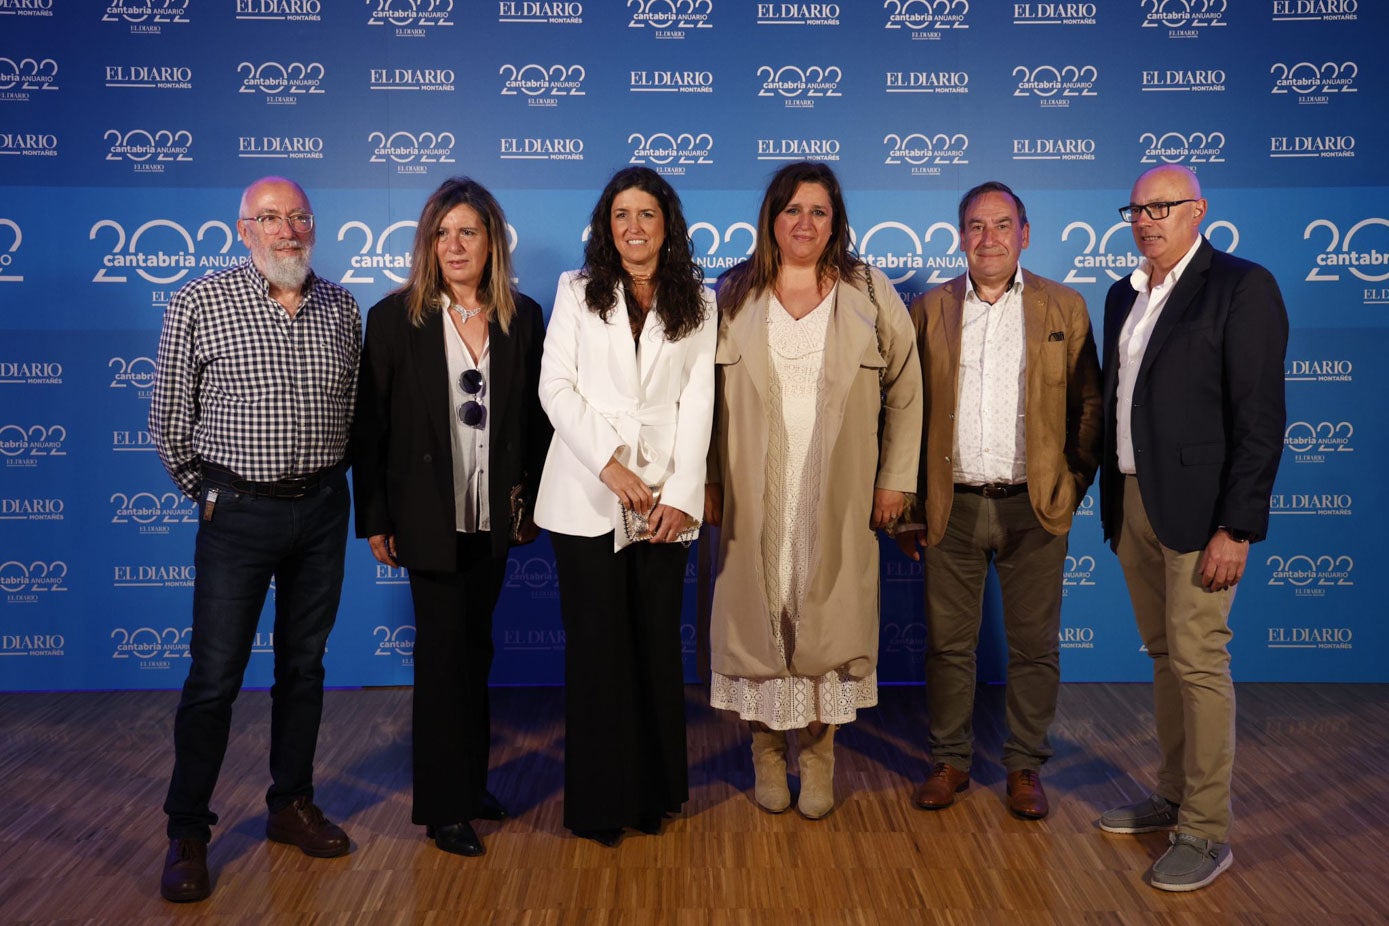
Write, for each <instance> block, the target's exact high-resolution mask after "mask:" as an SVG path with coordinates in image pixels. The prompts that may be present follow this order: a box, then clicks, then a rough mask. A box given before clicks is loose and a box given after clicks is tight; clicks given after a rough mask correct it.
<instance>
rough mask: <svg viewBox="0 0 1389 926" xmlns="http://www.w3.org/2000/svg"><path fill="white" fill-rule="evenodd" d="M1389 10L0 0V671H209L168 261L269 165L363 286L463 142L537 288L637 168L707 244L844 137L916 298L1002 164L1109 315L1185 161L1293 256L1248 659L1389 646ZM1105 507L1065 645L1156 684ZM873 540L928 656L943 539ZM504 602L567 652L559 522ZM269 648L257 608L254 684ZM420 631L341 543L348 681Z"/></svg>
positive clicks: (950, 254) (720, 243)
mask: <svg viewBox="0 0 1389 926" xmlns="http://www.w3.org/2000/svg"><path fill="white" fill-rule="evenodd" d="M1386 35H1389V13H1386V10H1385V4H1384V3H1383V2H1381V0H1094V2H1026V3H1021V2H1018V3H1009V2H995V0H989V2H983V0H882V2H879V0H862V2H860V0H842V2H839V3H785V2H770V3H761V2H746V0H557V2H551V0H492V2H481V0H364V2H363V0H100V2H93V0H0V460H3V464H0V602H3V604H2V605H0V688H3V689H11V690H24V689H107V688H170V687H176V686H178V685H180V684H181V682H182V680H183V676H184V673H185V666H186V662H185V660H186V658H187V639H188V634H189V629H188V626H189V613H190V597H191V586H192V583H193V566H192V547H193V535H194V531H195V514H194V510H193V508H192V506H191V503H190V502H188V501H187V500H186V499H184V498H183V497H182V496H180V495H179V494H178V493H177V492H176V491H175V490H174V488H173V485H172V483H171V482H170V481H169V480H168V479H167V477H166V476H165V475H164V472H163V470H162V468H161V467H160V464H159V460H158V458H157V457H156V455H155V454H154V452H153V448H152V446H151V442H150V437H149V434H148V433H147V431H146V423H145V422H146V415H147V414H148V410H149V394H150V386H151V383H152V380H153V375H154V365H153V361H152V359H151V358H153V357H154V355H155V346H156V343H157V338H158V330H159V326H160V320H161V313H162V310H163V307H164V305H165V303H166V301H167V300H168V297H169V295H170V294H171V293H172V292H173V291H174V290H176V289H177V288H178V287H179V286H180V285H181V284H183V283H185V282H187V281H189V280H191V279H193V278H195V277H197V276H199V275H201V274H203V273H206V272H208V271H210V270H214V269H216V268H219V267H224V266H227V265H228V264H229V263H230V262H233V261H235V260H237V259H238V258H239V257H240V256H241V255H242V254H243V253H244V249H243V248H242V247H241V245H240V244H239V242H237V241H236V238H235V234H234V220H235V217H236V209H237V199H238V196H239V193H240V190H241V189H242V188H243V187H244V186H245V185H246V184H247V183H248V182H249V181H251V180H253V179H254V178H256V177H259V176H262V175H265V174H271V173H274V174H283V175H286V176H289V177H292V178H295V179H297V180H299V181H300V182H301V183H302V184H303V185H304V186H305V187H306V188H307V190H308V191H309V194H310V196H311V199H312V201H313V205H314V210H315V212H316V213H317V215H318V220H319V231H318V247H317V251H316V253H315V260H314V264H315V266H316V268H317V269H318V270H319V272H320V273H321V274H323V275H325V276H327V277H329V278H331V279H333V280H337V281H340V282H341V283H343V284H344V285H346V286H347V287H348V288H349V289H350V290H352V292H353V293H354V294H355V295H356V296H357V298H358V300H359V301H360V302H361V303H362V306H363V310H364V311H365V309H366V308H367V307H369V306H370V305H371V304H373V303H374V302H375V301H376V300H377V299H379V298H380V297H381V296H382V295H384V294H385V293H386V292H388V291H389V290H390V289H391V288H393V287H394V286H396V285H398V284H399V283H400V282H401V281H402V280H404V278H405V273H406V269H407V267H408V265H409V242H410V239H411V234H412V232H413V227H414V219H415V218H416V216H417V215H418V211H419V208H420V206H421V204H422V203H423V201H424V199H425V197H426V195H427V194H428V192H429V191H430V190H432V189H433V188H434V187H435V186H437V185H438V184H439V182H440V181H441V180H443V179H444V178H446V177H448V176H451V175H455V174H468V175H471V176H473V177H475V178H477V179H479V180H481V181H482V182H484V183H485V184H487V185H488V186H489V187H490V188H491V189H492V190H493V191H494V192H495V193H496V194H497V196H498V198H499V199H500V200H501V201H502V203H503V205H504V207H505V208H506V210H507V215H508V219H509V221H510V224H511V226H512V229H511V231H512V238H513V242H512V243H513V248H514V251H515V255H516V265H517V267H518V273H519V276H520V287H521V289H522V290H523V291H525V292H527V293H529V294H530V295H532V296H534V297H535V298H536V299H537V300H539V301H540V302H541V304H542V305H544V306H547V307H548V305H549V303H550V301H551V300H552V298H553V296H552V294H553V292H554V285H555V280H556V278H557V277H558V275H559V273H560V272H561V271H562V270H565V269H567V268H571V267H573V266H575V265H576V264H577V263H578V262H579V260H580V255H581V238H582V235H583V232H584V224H585V221H586V218H587V215H588V212H589V210H590V209H591V207H592V204H593V201H594V199H595V198H596V195H597V192H598V191H599V189H600V188H601V187H602V185H603V183H604V182H605V180H606V178H607V177H608V176H609V174H610V173H611V172H612V171H613V170H614V169H616V168H618V167H621V166H623V165H627V164H645V165H649V166H651V167H653V168H655V169H656V170H659V171H661V172H663V173H665V174H666V175H668V176H669V178H670V180H671V182H672V183H673V184H674V185H675V187H676V188H677V189H678V190H679V191H680V192H681V194H682V196H683V198H684V200H685V204H686V210H687V213H688V215H689V217H690V220H691V222H692V225H691V228H692V233H693V239H694V247H695V249H696V251H697V253H698V254H699V257H700V260H701V262H702V264H703V266H704V267H705V269H706V271H707V272H708V274H709V276H710V277H713V276H715V275H717V274H718V273H719V272H721V271H722V270H723V269H725V268H727V267H729V266H731V265H732V264H733V263H735V262H736V261H738V260H739V259H740V258H742V257H743V256H744V255H746V254H747V252H748V250H749V248H750V245H751V243H752V227H751V224H750V223H752V222H754V221H755V219H756V211H757V205H758V202H759V201H760V196H761V190H762V188H763V186H764V184H765V182H766V179H767V177H768V176H769V175H770V174H771V173H772V172H773V171H774V170H775V169H776V168H777V167H778V166H779V165H780V164H782V163H784V162H786V161H788V160H795V159H801V158H813V159H820V160H824V161H827V162H829V163H831V164H832V165H833V167H834V168H835V169H836V170H837V171H838V172H839V174H840V176H841V178H842V180H843V182H844V185H845V188H846V190H847V192H848V201H849V207H850V218H851V220H852V224H853V228H854V230H855V235H856V240H857V244H858V248H859V250H860V251H861V253H862V254H864V255H865V256H866V257H867V258H869V259H870V260H871V261H872V262H873V263H875V264H877V265H878V266H880V267H882V268H883V269H884V270H885V271H886V272H887V273H888V275H889V276H890V277H891V278H892V279H893V281H894V282H895V283H896V285H897V286H898V287H899V289H900V290H901V293H902V296H903V298H904V299H907V300H910V299H911V297H912V296H913V295H915V294H917V293H920V292H923V291H925V290H926V289H928V288H929V287H931V286H933V285H935V284H937V283H939V282H942V281H944V280H946V279H949V278H950V277H952V276H955V275H957V274H959V273H961V272H962V271H963V268H964V259H963V257H962V255H961V254H960V251H959V237H958V234H957V232H956V229H955V227H954V226H955V204H956V202H957V200H958V198H959V196H960V194H961V192H963V191H964V190H965V189H967V188H969V187H970V186H972V185H974V184H975V183H978V182H980V181H983V180H986V179H999V180H1003V181H1005V182H1007V183H1009V184H1010V185H1012V186H1013V187H1014V188H1015V189H1017V190H1018V191H1019V193H1020V194H1021V195H1022V197H1023V198H1024V200H1025V201H1026V202H1027V205H1028V210H1029V213H1030V216H1031V220H1032V247H1031V249H1030V250H1029V251H1028V252H1027V253H1026V254H1025V255H1024V258H1025V261H1024V262H1025V264H1026V265H1027V266H1028V267H1029V269H1031V270H1034V271H1036V272H1038V273H1041V274H1043V275H1045V276H1048V277H1052V278H1055V279H1059V280H1064V281H1065V282H1067V283H1069V284H1070V285H1072V286H1074V287H1076V288H1077V289H1079V290H1080V291H1081V292H1082V293H1083V294H1084V295H1085V297H1086V299H1087V300H1088V301H1089V304H1090V306H1091V309H1092V314H1093V315H1094V317H1095V318H1096V324H1097V325H1098V322H1099V316H1100V314H1101V308H1102V305H1103V300H1104V293H1105V291H1106V289H1107V288H1108V286H1109V285H1110V284H1111V283H1112V282H1113V281H1115V280H1117V279H1120V278H1121V277H1122V276H1123V275H1124V274H1126V273H1127V272H1128V271H1129V270H1130V269H1131V268H1132V267H1134V266H1136V264H1137V258H1136V256H1135V254H1134V251H1133V243H1132V239H1131V237H1130V235H1129V232H1128V229H1127V227H1126V226H1124V225H1122V224H1121V223H1120V222H1119V218H1118V214H1117V213H1116V211H1115V207H1117V206H1119V205H1121V204H1123V203H1125V202H1127V201H1128V193H1129V188H1130V186H1131V185H1132V182H1133V179H1134V177H1135V176H1136V175H1137V174H1138V173H1139V172H1140V171H1141V170H1143V169H1145V168H1147V167H1149V166H1151V165H1155V164H1163V163H1175V164H1185V165H1188V166H1190V167H1191V168H1192V169H1194V170H1195V171H1197V173H1198V174H1199V176H1200V177H1201V179H1202V181H1203V183H1204V184H1205V186H1206V192H1207V194H1208V197H1209V198H1210V200H1211V210H1210V223H1209V226H1208V229H1207V231H1208V234H1209V237H1210V239H1211V241H1212V242H1213V243H1214V244H1215V245H1216V246H1217V247H1221V248H1224V249H1227V250H1233V251H1235V252H1237V253H1238V254H1240V255H1242V256H1245V257H1248V258H1251V259H1253V260H1256V261H1259V262H1261V263H1263V264H1265V265H1267V266H1268V267H1270V268H1271V269H1272V270H1273V271H1274V273H1275V275H1276V276H1277V277H1278V280H1279V282H1280V284H1281V285H1282V287H1283V292H1284V294H1285V296H1286V298H1287V302H1288V309H1289V312H1290V313H1291V316H1292V324H1293V331H1292V340H1291V344H1290V347H1289V353H1288V360H1287V365H1286V370H1285V374H1286V379H1287V393H1288V410H1289V419H1288V430H1287V439H1286V449H1285V453H1284V457H1283V464H1282V468H1281V471H1280V473H1279V477H1278V482H1277V485H1276V487H1275V489H1274V497H1273V518H1272V527H1271V532H1270V537H1269V539H1268V540H1267V541H1266V542H1264V543H1261V544H1258V545H1257V546H1255V547H1254V548H1253V551H1252V553H1251V563H1250V569H1249V572H1248V573H1247V575H1246V577H1245V580H1244V582H1243V583H1242V584H1241V586H1240V592H1239V596H1238V601H1237V604H1236V607H1235V615H1234V622H1233V624H1234V629H1235V638H1234V643H1233V648H1234V653H1235V667H1236V677H1237V678H1239V679H1242V680H1280V679H1281V680H1309V681H1311V680H1316V681H1339V680H1344V681H1367V680H1377V681H1384V680H1389V663H1386V661H1385V660H1383V659H1382V658H1379V657H1380V654H1382V653H1384V652H1385V651H1386V645H1385V644H1386V630H1385V626H1386V620H1385V617H1386V610H1387V609H1386V598H1387V597H1389V583H1386V582H1385V578H1384V565H1383V564H1384V561H1385V552H1386V549H1385V541H1384V539H1383V538H1384V535H1385V532H1384V530H1383V529H1382V525H1381V524H1379V523H1377V522H1376V520H1375V518H1376V517H1377V516H1382V514H1383V512H1384V505H1383V502H1384V491H1383V489H1384V485H1385V482H1386V480H1385V478H1384V476H1383V473H1382V470H1381V469H1380V467H1382V466H1383V465H1384V462H1385V460H1386V453H1389V444H1386V441H1385V435H1384V427H1383V422H1384V414H1383V408H1384V406H1383V405H1380V404H1379V403H1381V402H1383V398H1381V399H1379V400H1375V399H1374V398H1373V396H1375V395H1380V396H1381V397H1382V396H1383V395H1384V393H1385V386H1386V383H1385V375H1384V372H1383V371H1384V369H1385V364H1384V362H1383V359H1382V358H1383V357H1384V355H1385V353H1386V348H1389V337H1386V330H1387V329H1386V316H1389V195H1386V194H1387V193H1389V182H1387V181H1386V170H1385V167H1384V165H1385V163H1386V161H1387V160H1389V131H1386V123H1389V115H1387V114H1389V105H1387V104H1389V79H1386V61H1387V59H1386V55H1385V53H1384V37H1385V36H1386ZM1376 358H1379V360H1377V359H1376ZM1375 407H1379V408H1380V409H1381V411H1380V412H1378V413H1376V412H1374V408H1375ZM1376 473H1379V475H1376ZM1377 512H1378V513H1379V514H1378V515H1377V514H1376V513H1377ZM1078 514H1079V516H1078V517H1077V519H1076V521H1075V528H1074V530H1073V532H1072V535H1071V551H1070V552H1071V555H1070V556H1069V557H1068V559H1067V567H1066V574H1065V589H1066V599H1065V607H1064V615H1063V620H1064V629H1063V631H1062V641H1061V645H1062V647H1063V650H1062V651H1063V660H1064V667H1063V672H1064V676H1065V677H1066V678H1067V679H1070V680H1073V681H1074V680H1141V679H1147V678H1149V677H1150V668H1149V661H1148V659H1147V657H1146V656H1145V654H1144V653H1143V652H1142V651H1141V649H1140V643H1139V640H1138V637H1137V634H1136V632H1135V631H1134V629H1133V624H1132V617H1131V614H1130V608H1129V604H1128V598H1127V595H1126V593H1125V590H1124V586H1123V580H1122V576H1121V575H1120V572H1119V569H1118V566H1117V564H1116V562H1115V560H1114V557H1113V555H1112V554H1111V553H1110V552H1109V551H1108V549H1107V548H1106V547H1105V546H1104V545H1103V544H1102V543H1101V540H1100V532H1099V524H1098V520H1099V519H1098V517H1097V511H1096V504H1095V499H1094V496H1093V493H1092V495H1091V497H1089V498H1087V499H1086V500H1085V503H1084V505H1083V506H1082V508H1081V510H1080V511H1079V513H1078ZM882 573H883V576H882V578H883V584H882V588H883V602H882V627H883V633H882V665H881V676H882V678H883V680H884V681H915V680H919V679H920V678H921V676H922V671H923V670H922V659H921V656H922V651H923V648H924V641H925V633H924V627H923V623H922V607H921V596H922V588H921V585H922V580H921V571H920V568H919V566H917V565H915V564H913V563H910V562H908V561H907V560H905V559H904V558H902V557H901V556H900V555H899V554H898V553H897V552H896V550H895V548H892V547H890V545H888V546H885V547H884V556H883V566H882ZM694 575H695V565H694V560H693V558H692V561H691V567H690V572H689V578H690V583H689V586H688V589H689V594H688V595H687V601H688V604H689V607H687V609H686V614H685V622H686V625H687V626H686V640H687V656H688V659H689V663H688V665H689V670H690V673H691V676H692V677H693V673H694V652H695V637H696V634H695V631H694V629H693V611H694V608H693V602H694V587H695V586H694ZM988 608H989V612H990V623H994V622H996V621H997V619H998V618H997V609H998V608H997V600H996V595H995V594H993V593H991V595H990V598H989V602H988ZM496 636H497V645H498V654H497V664H496V669H495V672H494V675H493V680H494V682H497V683H502V684H508V683H517V684H525V683H549V682H555V681H558V680H559V679H560V678H561V675H562V654H563V647H564V636H563V632H562V629H561V626H560V621H559V614H558V596H557V591H556V584H555V569H554V562H553V559H552V557H551V555H550V551H549V548H548V546H547V544H546V542H545V541H544V540H543V539H542V540H541V541H540V542H538V543H537V544H534V545H532V546H528V547H523V548H520V549H517V550H516V551H514V553H513V555H512V558H511V562H510V564H509V567H508V574H507V580H506V591H505V593H504V595H503V598H502V601H501V604H500V606H499V608H498V613H497V629H496ZM270 642H271V641H270V630H269V622H268V621H267V623H266V624H265V629H264V630H263V632H262V634H261V636H260V638H259V639H258V640H257V646H256V652H257V655H256V656H255V657H253V659H252V665H251V669H250V672H249V674H248V679H247V681H248V684H253V685H265V684H268V683H269V681H270V656H269V651H270ZM412 645H413V628H412V627H411V626H410V606H409V594H408V588H407V587H406V579H405V576H404V575H402V574H401V572H400V571H398V570H390V569H386V568H384V567H382V566H379V565H377V564H376V562H375V561H374V560H373V559H372V557H371V555H370V553H369V552H368V550H367V547H366V544H365V543H364V542H361V541H352V542H351V544H350V547H349V551H348V577H347V586H346V588H345V590H344V599H343V607H342V611H341V614H340V617H339V621H338V626H337V629H336V630H335V631H334V634H333V636H332V639H331V641H330V644H329V655H328V660H329V667H328V670H329V681H330V683H331V684H336V685H377V684H401V683H408V682H409V681H410V679H411V671H412V670H411V659H412ZM1001 649H1002V643H1001V642H1000V641H999V640H998V639H997V635H995V636H994V638H993V639H991V641H990V642H989V643H988V644H987V646H986V653H985V668H986V672H988V673H990V674H993V675H997V673H998V666H999V664H1000V662H1001V658H1002V656H1001Z"/></svg>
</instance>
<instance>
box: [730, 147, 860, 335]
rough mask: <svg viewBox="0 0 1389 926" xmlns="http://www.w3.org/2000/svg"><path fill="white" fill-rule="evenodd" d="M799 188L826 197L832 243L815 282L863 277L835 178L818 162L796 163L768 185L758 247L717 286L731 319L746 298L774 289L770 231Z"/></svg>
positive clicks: (775, 259) (775, 260)
mask: <svg viewBox="0 0 1389 926" xmlns="http://www.w3.org/2000/svg"><path fill="white" fill-rule="evenodd" d="M802 183H817V184H819V185H820V186H822V187H824V188H825V192H827V193H828V194H829V197H830V209H831V215H830V237H829V240H828V241H827V242H825V250H824V251H823V252H822V253H821V254H820V258H819V260H818V261H816V265H815V273H816V277H817V278H818V280H819V281H820V282H821V283H824V282H826V281H829V280H853V279H855V278H857V277H862V276H863V275H864V274H865V273H866V272H867V266H866V265H865V264H864V262H863V261H862V260H860V259H859V258H858V257H857V256H856V255H855V254H854V253H853V242H852V240H851V238H850V235H849V211H848V209H846V208H845V206H844V193H843V191H842V190H841V189H840V187H839V178H838V177H836V176H835V175H834V171H832V170H830V169H829V167H827V166H826V165H824V164H822V163H820V162H819V161H796V162H795V163H793V164H787V165H786V166H785V167H783V168H782V169H781V170H779V171H777V172H776V173H775V174H774V175H773V176H772V179H771V182H770V183H768V184H767V192H766V193H765V194H764V195H763V197H762V208H761V209H760V210H759V211H758V213H757V243H756V245H755V247H754V248H753V252H752V256H751V257H749V258H748V259H747V260H745V261H743V262H742V263H741V264H739V265H738V266H736V267H734V268H732V269H731V270H729V271H728V272H727V273H725V274H724V275H723V278H722V279H721V280H720V281H719V307H720V309H721V310H722V311H723V312H724V313H725V314H726V315H727V316H728V317H729V318H732V317H733V316H734V315H737V314H738V310H739V309H741V308H742V307H743V304H744V303H745V302H747V301H748V299H749V298H750V297H753V296H757V295H759V294H761V293H763V292H766V291H767V290H769V289H771V288H772V287H774V286H775V285H776V281H777V275H778V274H779V273H781V249H780V248H778V247H777V243H776V236H775V234H774V232H773V226H774V225H775V223H776V217H777V216H778V215H780V214H781V210H783V209H785V208H786V204H787V203H789V202H791V197H793V196H795V195H796V190H797V188H799V187H800V185H801V184H802Z"/></svg>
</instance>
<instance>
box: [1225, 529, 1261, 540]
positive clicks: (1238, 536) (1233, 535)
mask: <svg viewBox="0 0 1389 926" xmlns="http://www.w3.org/2000/svg"><path fill="white" fill-rule="evenodd" d="M1220 529H1221V530H1223V531H1224V532H1225V533H1226V535H1227V536H1228V537H1229V538H1230V539H1231V540H1233V541H1234V542H1235V543H1248V542H1249V541H1251V540H1253V539H1254V532H1253V531H1246V530H1241V529H1239V528H1238V527H1222V528H1220Z"/></svg>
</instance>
